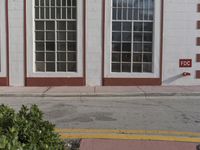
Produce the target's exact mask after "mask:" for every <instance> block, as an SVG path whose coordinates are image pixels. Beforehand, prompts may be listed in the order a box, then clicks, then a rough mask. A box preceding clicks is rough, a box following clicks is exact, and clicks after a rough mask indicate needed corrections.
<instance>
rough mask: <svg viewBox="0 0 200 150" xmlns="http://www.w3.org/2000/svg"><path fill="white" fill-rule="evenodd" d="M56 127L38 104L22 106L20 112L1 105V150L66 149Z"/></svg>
mask: <svg viewBox="0 0 200 150" xmlns="http://www.w3.org/2000/svg"><path fill="white" fill-rule="evenodd" d="M54 127H55V125H53V124H51V123H50V122H48V121H44V120H43V113H42V112H41V111H40V110H39V109H38V107H37V106H36V105H32V106H31V107H30V109H29V108H28V107H26V106H22V108H21V110H20V111H19V112H18V113H16V112H15V111H14V110H13V109H12V108H9V107H8V106H5V105H0V150H64V142H63V141H62V140H60V138H59V135H58V134H57V133H54Z"/></svg>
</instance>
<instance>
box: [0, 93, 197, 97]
mask: <svg viewBox="0 0 200 150" xmlns="http://www.w3.org/2000/svg"><path fill="white" fill-rule="evenodd" d="M80 96H81V97H160V96H162V97H173V96H177V97H182V96H200V93H142V94H141V93H134V94H133V93H131V94H128V93H125V94H124V93H113V94H107V93H101V94H100V93H96V94H88V93H87V94H84V93H83V94H80V93H73V94H61V93H60V94H45V93H44V94H43V93H28V94H24V93H23V94H21V93H20V94H16V93H4V94H0V97H80Z"/></svg>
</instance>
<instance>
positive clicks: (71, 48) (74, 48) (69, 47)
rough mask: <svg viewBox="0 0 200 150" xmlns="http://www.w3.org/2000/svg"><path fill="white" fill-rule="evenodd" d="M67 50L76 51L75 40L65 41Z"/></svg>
mask: <svg viewBox="0 0 200 150" xmlns="http://www.w3.org/2000/svg"><path fill="white" fill-rule="evenodd" d="M67 49H68V51H76V43H75V42H68V43H67Z"/></svg>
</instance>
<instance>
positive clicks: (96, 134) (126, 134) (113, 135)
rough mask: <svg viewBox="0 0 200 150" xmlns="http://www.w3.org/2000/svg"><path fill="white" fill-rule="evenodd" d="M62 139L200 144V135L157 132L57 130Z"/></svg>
mask: <svg viewBox="0 0 200 150" xmlns="http://www.w3.org/2000/svg"><path fill="white" fill-rule="evenodd" d="M56 132H57V133H59V134H60V136H61V138H62V139H111V140H143V141H149V140H150V141H171V142H188V143H200V133H193V132H177V131H156V130H101V129H56Z"/></svg>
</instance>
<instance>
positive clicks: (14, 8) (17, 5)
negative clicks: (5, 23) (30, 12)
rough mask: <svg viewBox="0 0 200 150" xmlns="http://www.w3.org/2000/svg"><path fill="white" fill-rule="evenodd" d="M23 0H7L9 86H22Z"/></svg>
mask: <svg viewBox="0 0 200 150" xmlns="http://www.w3.org/2000/svg"><path fill="white" fill-rule="evenodd" d="M23 4H24V3H23V0H9V8H8V9H9V36H10V43H9V45H10V51H9V53H10V56H9V57H10V70H9V71H10V76H9V78H10V86H24V24H23V23H24V20H23V16H24V10H23V7H24V6H23Z"/></svg>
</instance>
